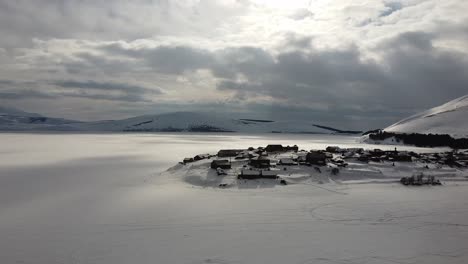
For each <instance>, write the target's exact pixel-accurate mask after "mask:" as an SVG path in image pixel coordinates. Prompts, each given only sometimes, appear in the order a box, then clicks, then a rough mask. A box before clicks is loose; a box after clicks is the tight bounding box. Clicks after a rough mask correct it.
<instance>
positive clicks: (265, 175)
mask: <svg viewBox="0 0 468 264" xmlns="http://www.w3.org/2000/svg"><path fill="white" fill-rule="evenodd" d="M237 178H238V179H245V180H254V179H277V178H278V173H277V172H276V171H265V170H241V173H240V174H239V175H237Z"/></svg>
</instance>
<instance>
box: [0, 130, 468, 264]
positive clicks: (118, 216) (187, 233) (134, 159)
mask: <svg viewBox="0 0 468 264" xmlns="http://www.w3.org/2000/svg"><path fill="white" fill-rule="evenodd" d="M356 140H357V138H356V137H349V136H324V135H285V134H268V135H240V134H224V135H212V134H196V135H194V134H26V133H19V134H13V133H3V134H0V146H1V147H0V263H7V264H9V263H40V264H42V263H44V264H55V263H79V264H84V263H106V264H128V263H135V264H139V263H144V264H146V263H151V264H154V263H177V264H184V263H187V264H196V263H222V264H227V263H235V264H237V263H249V264H251V263H262V264H263V263H268V264H274V263H278V264H285V263H292V264H296V263H297V264H312V263H319V264H322V263H467V262H468V185H467V184H465V183H464V182H453V183H451V184H447V185H445V186H439V187H420V188H411V187H410V188H408V187H404V186H401V185H399V184H355V185H353V184H351V185H349V184H346V185H343V186H339V187H338V189H336V188H335V189H333V190H331V189H327V188H326V185H325V188H317V187H316V186H312V185H300V184H298V185H291V186H272V187H271V186H270V187H265V188H256V189H218V188H203V187H200V186H192V185H190V184H188V183H186V182H182V181H180V180H179V179H177V178H171V177H167V175H166V174H164V173H163V174H161V173H162V172H164V171H165V170H166V169H167V168H169V167H171V166H173V165H174V164H176V163H177V162H178V161H181V160H182V159H183V158H184V157H186V156H194V155H195V154H200V153H216V152H217V150H219V149H221V148H232V147H234V148H246V147H249V146H253V147H258V146H265V145H267V144H271V143H278V144H283V145H293V144H297V145H299V147H301V148H304V149H311V148H324V147H326V146H328V145H339V146H342V147H355V146H356V147H364V148H374V147H375V146H371V145H367V146H366V145H363V144H359V143H357V142H356ZM379 148H382V149H386V148H387V149H393V148H394V147H393V146H379ZM398 148H399V149H404V148H403V147H398ZM408 149H411V150H417V151H430V150H428V149H415V148H408Z"/></svg>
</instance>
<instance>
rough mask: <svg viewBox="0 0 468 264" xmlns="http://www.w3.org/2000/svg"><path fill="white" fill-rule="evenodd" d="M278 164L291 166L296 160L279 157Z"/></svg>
mask: <svg viewBox="0 0 468 264" xmlns="http://www.w3.org/2000/svg"><path fill="white" fill-rule="evenodd" d="M278 164H279V165H283V166H293V165H297V162H295V161H294V160H292V159H289V158H283V159H280V161H279V163H278Z"/></svg>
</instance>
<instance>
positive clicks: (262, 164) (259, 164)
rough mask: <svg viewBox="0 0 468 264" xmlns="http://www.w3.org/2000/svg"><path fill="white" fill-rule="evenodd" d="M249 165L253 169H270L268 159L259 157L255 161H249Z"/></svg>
mask: <svg viewBox="0 0 468 264" xmlns="http://www.w3.org/2000/svg"><path fill="white" fill-rule="evenodd" d="M249 165H250V166H252V167H255V168H261V169H263V168H269V167H270V159H269V158H267V157H265V156H260V157H258V158H256V159H251V160H250V162H249Z"/></svg>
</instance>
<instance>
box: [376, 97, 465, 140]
mask: <svg viewBox="0 0 468 264" xmlns="http://www.w3.org/2000/svg"><path fill="white" fill-rule="evenodd" d="M384 130H385V131H387V132H396V133H419V134H429V133H432V134H448V135H450V136H452V137H454V138H468V95H465V96H463V97H460V98H457V99H455V100H452V101H450V102H448V103H445V104H443V105H441V106H438V107H434V108H432V109H429V110H427V111H424V112H422V113H419V114H416V115H413V116H411V117H408V118H406V119H403V120H402V121H400V122H398V123H395V124H393V125H391V126H389V127H387V128H385V129H384Z"/></svg>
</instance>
